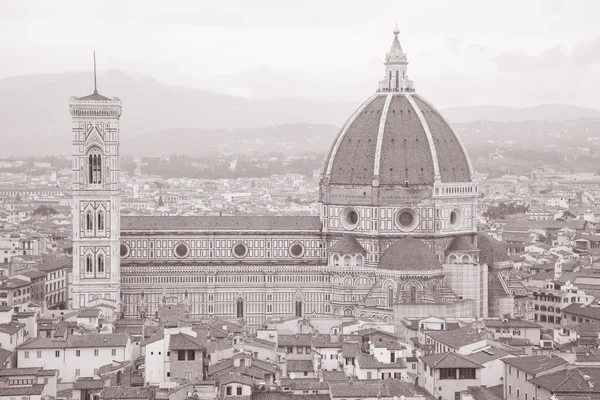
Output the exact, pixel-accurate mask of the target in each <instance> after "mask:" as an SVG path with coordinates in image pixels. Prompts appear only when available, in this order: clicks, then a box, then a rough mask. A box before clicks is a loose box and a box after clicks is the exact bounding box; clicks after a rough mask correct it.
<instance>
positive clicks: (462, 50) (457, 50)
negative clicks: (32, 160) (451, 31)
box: [448, 36, 487, 55]
mask: <svg viewBox="0 0 600 400" xmlns="http://www.w3.org/2000/svg"><path fill="white" fill-rule="evenodd" d="M464 42H465V40H463V39H461V38H458V37H456V36H452V37H451V38H450V39H448V47H449V48H450V52H452V53H454V54H473V55H477V54H481V53H485V52H486V51H487V47H486V46H484V45H482V44H479V43H473V44H465V43H464Z"/></svg>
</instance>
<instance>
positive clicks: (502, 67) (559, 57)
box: [494, 45, 567, 72]
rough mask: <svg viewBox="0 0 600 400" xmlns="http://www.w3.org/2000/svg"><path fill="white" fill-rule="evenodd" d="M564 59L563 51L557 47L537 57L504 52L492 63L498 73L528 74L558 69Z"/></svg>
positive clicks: (519, 52)
mask: <svg viewBox="0 0 600 400" xmlns="http://www.w3.org/2000/svg"><path fill="white" fill-rule="evenodd" d="M566 59H567V56H566V54H565V51H564V50H563V49H562V47H561V46H558V45H557V46H553V47H551V48H548V49H545V50H544V51H542V53H541V54H540V55H537V56H532V55H529V54H527V53H525V52H524V51H523V50H518V51H508V52H504V53H502V54H500V55H499V56H498V57H496V58H495V60H494V61H495V63H496V67H497V68H498V70H499V71H500V72H530V71H534V70H540V69H552V68H556V67H559V66H561V65H562V64H563V63H564V62H565V61H566Z"/></svg>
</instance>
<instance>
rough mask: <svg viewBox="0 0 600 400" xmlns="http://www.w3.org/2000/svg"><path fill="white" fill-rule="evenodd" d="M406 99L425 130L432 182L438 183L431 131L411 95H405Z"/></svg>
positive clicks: (438, 171)
mask: <svg viewBox="0 0 600 400" xmlns="http://www.w3.org/2000/svg"><path fill="white" fill-rule="evenodd" d="M406 99H407V100H408V102H409V103H410V105H411V107H412V108H413V110H415V113H417V117H418V118H419V121H420V122H421V125H422V126H423V129H424V130H425V137H426V138H427V143H429V149H430V150H431V159H432V160H433V179H434V181H439V180H440V164H439V161H438V155H437V151H436V148H435V143H434V141H433V136H432V135H431V131H430V130H429V125H428V124H427V121H426V120H425V117H424V116H423V113H422V112H421V109H420V108H419V106H418V105H417V103H415V100H414V99H413V98H412V95H410V94H407V95H406Z"/></svg>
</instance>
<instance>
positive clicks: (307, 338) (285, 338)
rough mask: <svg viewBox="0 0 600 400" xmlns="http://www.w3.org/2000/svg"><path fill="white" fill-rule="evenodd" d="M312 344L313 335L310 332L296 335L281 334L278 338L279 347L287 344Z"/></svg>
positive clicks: (307, 345) (305, 345) (308, 345)
mask: <svg viewBox="0 0 600 400" xmlns="http://www.w3.org/2000/svg"><path fill="white" fill-rule="evenodd" d="M311 345H312V335H311V334H310V333H297V334H295V335H279V337H278V340H277V346H278V347H286V346H304V347H310V346H311Z"/></svg>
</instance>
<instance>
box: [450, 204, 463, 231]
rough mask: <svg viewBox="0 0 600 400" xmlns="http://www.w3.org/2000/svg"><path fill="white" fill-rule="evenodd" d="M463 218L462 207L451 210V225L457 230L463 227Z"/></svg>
mask: <svg viewBox="0 0 600 400" xmlns="http://www.w3.org/2000/svg"><path fill="white" fill-rule="evenodd" d="M462 220H463V218H462V212H461V210H460V208H455V209H453V210H452V211H451V212H450V227H451V228H452V229H454V230H455V231H456V230H459V229H460V228H462Z"/></svg>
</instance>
